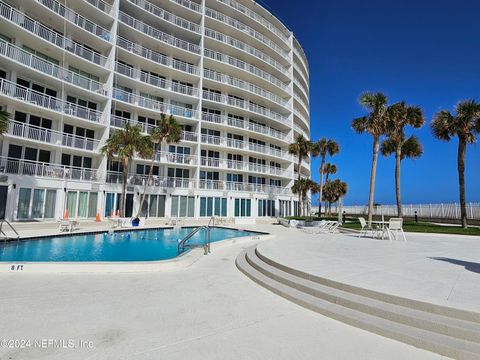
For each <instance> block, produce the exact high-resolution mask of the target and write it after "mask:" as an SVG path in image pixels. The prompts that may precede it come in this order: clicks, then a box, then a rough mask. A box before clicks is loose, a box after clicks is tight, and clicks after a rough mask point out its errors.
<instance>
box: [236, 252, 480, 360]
mask: <svg viewBox="0 0 480 360" xmlns="http://www.w3.org/2000/svg"><path fill="white" fill-rule="evenodd" d="M247 251H248V253H247ZM247 251H244V252H242V253H241V254H240V255H239V256H238V257H237V260H236V264H237V267H238V268H239V269H240V270H241V271H242V272H243V273H244V274H245V275H247V276H248V277H250V278H251V279H252V280H254V281H255V282H257V283H258V284H260V285H262V286H264V287H265V288H267V289H269V290H271V291H272V292H274V293H276V294H278V295H280V296H282V297H284V298H286V299H288V300H290V301H293V302H295V303H297V304H299V305H301V306H303V307H306V308H308V309H310V310H313V311H316V312H318V313H320V314H322V315H325V316H328V317H331V318H333V319H336V320H339V321H342V322H344V323H346V324H349V325H352V326H355V327H358V328H361V329H364V330H367V331H371V332H373V333H376V334H379V335H382V336H386V337H389V338H391V339H395V340H398V341H402V342H404V343H407V344H410V345H413V346H416V347H419V348H422V349H425V350H429V351H433V352H436V353H438V354H441V355H444V356H448V357H452V358H458V359H480V345H479V344H478V342H477V341H468V340H465V339H461V338H458V337H455V336H448V335H445V334H442V333H438V332H434V331H429V330H426V329H423V328H422V327H416V326H414V325H407V324H405V323H402V322H398V321H396V319H399V318H398V317H397V315H398V314H394V316H391V318H384V317H381V316H375V315H372V314H370V313H369V312H364V311H362V309H367V308H368V306H367V305H365V306H362V305H359V306H358V309H355V308H353V307H354V306H351V307H348V306H345V305H346V304H347V303H349V301H350V303H349V304H350V305H353V302H354V301H353V299H349V300H348V301H347V300H345V299H343V298H342V301H341V302H339V303H337V302H335V301H328V300H325V299H324V298H322V297H318V296H316V295H320V294H321V295H323V293H325V290H326V289H323V290H324V291H323V293H322V292H316V291H319V288H317V289H316V290H315V288H314V287H310V289H313V290H315V291H312V290H308V289H306V288H305V285H306V284H302V285H301V286H295V287H294V286H289V285H287V283H289V282H288V280H289V279H288V278H287V277H286V276H285V274H275V275H272V277H270V276H268V275H267V274H270V272H269V271H266V270H262V271H259V270H257V268H256V266H260V265H261V259H260V258H258V256H256V253H255V251H254V249H253V248H252V249H249V250H247ZM255 257H256V259H255ZM252 259H253V260H254V261H252ZM252 263H255V266H253V265H252ZM265 265H268V264H265ZM268 270H272V269H268ZM280 275H282V276H280ZM279 276H280V277H281V278H282V279H280V278H278V277H279ZM276 278H278V280H281V281H278V280H277V279H276ZM290 280H292V279H291V278H290ZM300 280H301V279H300ZM303 280H305V279H303ZM282 281H283V282H282ZM310 285H312V284H310ZM302 289H303V290H307V292H304V291H302ZM308 291H310V293H309V292H308ZM336 295H339V294H338V293H336V294H335V295H334V294H333V293H332V294H327V296H326V297H327V298H329V299H330V300H333V299H334V298H335V296H336ZM338 299H340V298H338ZM358 300H359V299H357V302H358ZM371 305H373V303H370V306H371ZM392 310H393V309H392V308H390V309H389V311H392ZM369 311H370V310H369ZM381 311H386V310H385V309H383V310H380V312H381ZM380 312H379V314H380ZM379 314H377V315H379ZM410 315H412V313H410ZM430 320H431V319H430ZM453 323H454V324H455V325H459V324H460V323H456V322H453ZM417 324H418V323H417ZM438 327H439V328H442V329H445V327H446V324H445V323H440V324H439V325H438ZM449 331H452V330H449ZM455 331H456V330H455ZM455 331H453V332H454V333H455V334H457V336H458V335H459V334H460V333H459V332H455ZM468 331H471V329H470V330H468Z"/></svg>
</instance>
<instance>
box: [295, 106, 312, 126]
mask: <svg viewBox="0 0 480 360" xmlns="http://www.w3.org/2000/svg"><path fill="white" fill-rule="evenodd" d="M293 112H294V114H295V116H296V117H298V118H299V119H300V120H302V121H303V123H304V124H306V125H307V126H310V121H307V119H306V118H305V117H304V116H303V115H302V113H301V112H300V110H298V109H296V108H294V110H293Z"/></svg>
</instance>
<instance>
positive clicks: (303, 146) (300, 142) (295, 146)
mask: <svg viewBox="0 0 480 360" xmlns="http://www.w3.org/2000/svg"><path fill="white" fill-rule="evenodd" d="M311 151H312V142H311V141H309V140H307V138H306V137H304V136H303V135H301V134H300V135H298V136H297V138H296V139H295V141H294V142H293V143H291V144H290V145H289V146H288V152H289V154H292V155H296V156H297V157H298V178H297V180H298V181H300V179H301V177H302V175H301V171H300V169H301V166H302V160H303V158H306V157H308V156H309V155H310V152H311ZM298 208H299V215H300V216H302V198H301V194H300V193H298Z"/></svg>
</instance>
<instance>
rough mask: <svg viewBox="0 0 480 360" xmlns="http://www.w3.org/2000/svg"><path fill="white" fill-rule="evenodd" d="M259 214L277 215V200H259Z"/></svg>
mask: <svg viewBox="0 0 480 360" xmlns="http://www.w3.org/2000/svg"><path fill="white" fill-rule="evenodd" d="M258 216H272V217H273V216H275V200H258Z"/></svg>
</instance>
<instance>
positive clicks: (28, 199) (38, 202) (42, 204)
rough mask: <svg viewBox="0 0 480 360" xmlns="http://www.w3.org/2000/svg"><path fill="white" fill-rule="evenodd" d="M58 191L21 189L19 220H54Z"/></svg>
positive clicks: (18, 208) (18, 206)
mask: <svg viewBox="0 0 480 360" xmlns="http://www.w3.org/2000/svg"><path fill="white" fill-rule="evenodd" d="M56 198H57V190H50V189H41V188H38V189H31V188H20V190H19V194H18V204H17V219H19V220H21V219H53V218H55V203H56Z"/></svg>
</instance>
